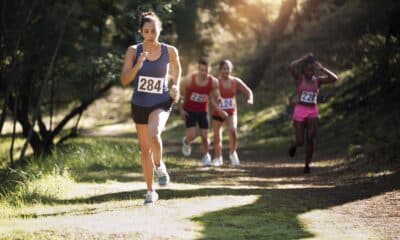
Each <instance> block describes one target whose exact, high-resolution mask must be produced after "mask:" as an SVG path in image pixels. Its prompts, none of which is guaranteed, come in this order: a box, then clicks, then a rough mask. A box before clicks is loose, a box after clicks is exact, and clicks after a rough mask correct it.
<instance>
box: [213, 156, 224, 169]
mask: <svg viewBox="0 0 400 240" xmlns="http://www.w3.org/2000/svg"><path fill="white" fill-rule="evenodd" d="M222 164H223V161H222V157H216V158H214V159H213V161H212V165H213V166H214V167H220V166H222Z"/></svg>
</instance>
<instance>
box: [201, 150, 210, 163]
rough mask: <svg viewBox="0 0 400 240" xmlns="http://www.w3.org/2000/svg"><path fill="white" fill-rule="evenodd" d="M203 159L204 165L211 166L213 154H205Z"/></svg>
mask: <svg viewBox="0 0 400 240" xmlns="http://www.w3.org/2000/svg"><path fill="white" fill-rule="evenodd" d="M201 160H202V161H203V165H204V166H211V155H210V154H209V153H207V154H205V155H204V156H203V157H202V158H201Z"/></svg>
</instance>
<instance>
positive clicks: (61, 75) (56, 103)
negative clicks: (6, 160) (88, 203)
mask: <svg viewBox="0 0 400 240" xmlns="http://www.w3.org/2000/svg"><path fill="white" fill-rule="evenodd" d="M147 2H148V3H147V4H142V5H139V4H138V3H137V2H136V1H123V0H118V1H111V0H91V1H84V2H79V1H75V2H72V3H71V2H69V1H56V2H55V1H50V0H38V1H31V2H26V1H22V0H16V1H3V2H2V4H1V13H2V19H1V21H2V24H1V37H0V38H1V58H2V61H1V63H0V69H1V77H0V80H1V81H0V96H1V97H2V99H3V101H2V115H1V118H0V130H1V129H2V125H3V122H4V119H5V116H6V114H7V113H9V115H11V116H12V117H14V119H15V120H16V121H17V122H18V123H19V124H20V125H21V127H22V134H23V136H24V138H25V139H26V144H25V145H24V147H23V150H22V152H21V156H20V158H22V157H23V156H24V153H25V149H26V147H27V144H28V143H29V144H30V146H31V147H32V149H33V151H34V153H35V154H41V153H48V152H49V151H51V149H52V147H53V146H54V144H55V142H54V141H55V138H56V137H57V136H59V135H60V134H63V133H62V130H63V129H64V128H65V126H66V124H67V123H68V122H70V121H71V120H72V119H74V118H76V117H77V116H80V115H81V114H82V113H83V111H85V109H86V108H87V107H88V106H89V105H90V104H91V103H92V102H93V101H95V100H96V99H98V98H100V97H101V96H103V95H104V94H105V93H106V92H107V90H108V89H110V88H111V87H112V86H113V85H115V84H118V83H119V81H118V79H119V72H120V68H121V65H122V59H123V53H124V51H125V49H126V47H127V46H128V45H129V43H128V39H129V41H132V40H133V41H137V40H138V36H137V34H136V33H135V30H137V28H135V27H134V26H133V24H136V23H138V16H139V13H140V12H141V11H148V10H151V9H156V10H157V9H160V13H161V15H163V14H168V9H170V7H169V6H170V3H169V2H167V1H160V0H154V1H147ZM155 6H157V8H155ZM132 20H133V21H132ZM136 26H138V24H137V25H136ZM127 29H132V30H127ZM60 110H68V111H67V113H66V114H65V115H64V117H63V118H62V120H61V121H59V122H57V123H55V122H54V120H53V115H54V114H55V112H60ZM45 117H49V122H48V123H46V122H45ZM78 121H79V117H78ZM78 121H77V123H76V124H75V129H73V130H72V131H71V133H69V134H66V135H64V137H62V138H61V139H62V140H65V139H66V138H68V137H70V136H74V135H75V134H76V128H77V125H78ZM0 133H1V132H0Z"/></svg>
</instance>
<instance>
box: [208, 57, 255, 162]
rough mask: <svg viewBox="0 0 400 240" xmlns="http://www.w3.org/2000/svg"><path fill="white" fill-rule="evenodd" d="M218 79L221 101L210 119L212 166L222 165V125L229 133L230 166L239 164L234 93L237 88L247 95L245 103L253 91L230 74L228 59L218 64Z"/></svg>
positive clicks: (249, 101)
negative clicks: (211, 122) (212, 144)
mask: <svg viewBox="0 0 400 240" xmlns="http://www.w3.org/2000/svg"><path fill="white" fill-rule="evenodd" d="M219 70H220V75H219V79H218V83H219V91H220V94H221V98H222V102H221V103H220V104H219V105H218V106H217V107H215V108H214V111H213V114H212V119H213V128H214V159H213V166H216V167H218V166H222V164H223V158H222V125H223V124H224V125H225V127H226V128H227V129H228V133H229V159H230V161H231V165H232V166H239V165H240V160H239V157H238V155H237V152H236V148H237V106H236V93H237V91H238V90H239V91H240V92H242V93H243V94H244V95H246V97H247V103H248V104H253V92H252V91H251V89H250V88H249V87H247V85H246V84H245V83H244V82H243V81H242V80H241V79H240V78H238V77H234V76H232V75H231V73H232V70H233V64H232V62H231V61H230V60H223V61H222V62H221V63H220V64H219Z"/></svg>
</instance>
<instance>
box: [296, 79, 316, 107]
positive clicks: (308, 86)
mask: <svg viewBox="0 0 400 240" xmlns="http://www.w3.org/2000/svg"><path fill="white" fill-rule="evenodd" d="M312 80H313V81H312V82H311V83H309V82H307V81H306V79H305V78H304V77H302V79H301V81H300V84H299V85H298V86H297V103H300V104H303V105H316V104H317V97H318V93H319V86H320V82H319V79H318V77H315V76H313V77H312Z"/></svg>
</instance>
